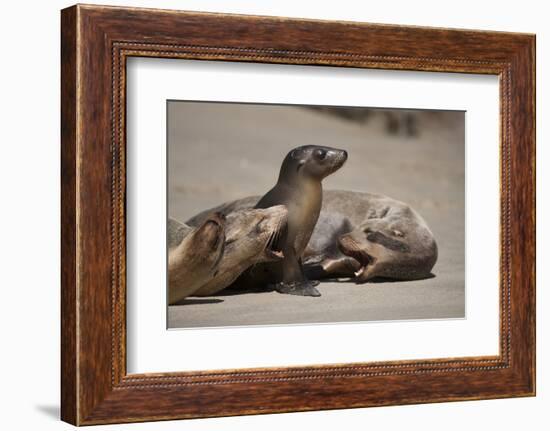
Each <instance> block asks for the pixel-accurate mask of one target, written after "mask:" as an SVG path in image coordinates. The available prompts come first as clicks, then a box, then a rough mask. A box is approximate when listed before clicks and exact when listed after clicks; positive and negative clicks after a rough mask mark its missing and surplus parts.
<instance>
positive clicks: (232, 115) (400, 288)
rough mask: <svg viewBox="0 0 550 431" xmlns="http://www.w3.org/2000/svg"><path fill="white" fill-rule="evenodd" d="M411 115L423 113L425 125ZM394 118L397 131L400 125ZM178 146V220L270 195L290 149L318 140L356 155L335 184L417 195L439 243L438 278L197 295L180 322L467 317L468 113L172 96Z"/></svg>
mask: <svg viewBox="0 0 550 431" xmlns="http://www.w3.org/2000/svg"><path fill="white" fill-rule="evenodd" d="M408 112H409V111H408ZM407 115H408V117H407ZM406 118H409V119H411V118H412V125H413V126H414V127H413V129H414V130H413V133H408V132H407V131H408V129H410V127H406V125H407V122H406V121H405V119H406ZM392 120H393V122H396V124H397V130H396V131H395V133H389V129H391V128H392V124H391V121H392ZM409 123H410V121H409ZM393 125H394V126H395V124H393ZM409 125H410V124H409ZM168 143H169V150H168V151H169V156H168V164H169V165H168V166H169V172H168V190H169V194H168V213H169V215H170V216H171V217H174V218H176V219H178V220H181V221H185V220H187V219H188V218H190V217H191V216H193V215H194V214H196V213H198V212H200V211H202V210H204V209H207V208H211V207H214V206H216V205H218V204H220V203H222V202H225V201H229V200H233V199H238V198H241V197H246V196H249V195H261V194H263V193H265V192H266V191H267V190H268V189H269V188H271V187H272V186H273V185H274V183H275V181H276V179H277V176H278V171H279V167H280V163H281V161H282V159H283V158H284V156H285V154H286V153H287V152H288V151H289V150H290V149H292V148H294V147H297V146H300V145H306V144H318V145H327V146H333V147H338V148H343V149H345V150H347V151H348V153H349V159H348V161H347V163H346V165H345V166H344V167H343V168H342V169H341V170H340V171H338V172H336V173H335V174H334V175H332V176H330V177H328V178H327V179H326V180H325V181H324V183H323V186H324V188H325V189H347V190H356V191H368V192H373V193H381V194H385V195H388V196H390V197H392V198H395V199H398V200H402V201H404V202H407V203H409V204H410V205H411V206H413V207H414V208H415V209H416V210H417V211H418V212H419V213H420V214H421V215H422V216H423V217H424V219H425V220H426V221H427V223H428V225H429V226H430V228H431V230H432V232H433V233H434V236H435V238H436V240H437V243H438V248H439V258H438V262H437V263H436V265H435V267H434V269H433V274H434V275H435V277H433V278H431V279H426V280H419V281H407V282H395V281H388V282H381V283H380V282H377V283H366V284H362V285H356V284H355V283H352V282H344V281H338V282H332V281H331V282H324V283H322V284H321V285H320V286H319V290H320V292H321V294H322V296H321V297H320V298H310V297H305V298H304V297H297V296H291V295H281V294H279V293H277V292H263V293H248V294H223V295H219V296H216V297H209V298H188V299H187V300H185V302H184V304H183V305H178V306H171V307H169V310H168V326H169V327H202V326H235V325H265V324H284V323H315V322H319V323H321V322H349V321H371V320H398V319H434V318H437V319H439V318H460V317H464V311H465V305H464V299H465V288H464V228H465V225H464V114H463V113H461V112H441V111H439V112H438V111H416V112H414V111H413V112H409V114H407V112H404V111H401V112H398V113H397V114H395V115H393V116H392V117H389V116H388V114H387V113H386V112H383V111H379V110H374V111H370V112H369V113H368V115H366V116H365V118H362V117H361V118H355V119H352V120H350V119H346V118H343V117H340V116H336V115H333V114H331V113H327V112H323V111H319V110H312V109H308V108H304V107H288V106H273V105H245V104H222V103H215V104H212V103H191V102H170V103H169V109H168Z"/></svg>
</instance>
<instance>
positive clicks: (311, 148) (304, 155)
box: [279, 145, 348, 182]
mask: <svg viewBox="0 0 550 431" xmlns="http://www.w3.org/2000/svg"><path fill="white" fill-rule="evenodd" d="M347 158H348V153H347V151H345V150H340V149H338V148H331V147H322V146H318V145H304V146H302V147H298V148H294V149H293V150H292V151H290V152H289V153H288V154H287V155H286V157H285V159H284V160H283V164H282V166H281V172H280V174H279V182H289V181H292V179H295V178H300V177H302V178H303V177H306V178H307V177H309V178H314V179H316V180H318V181H321V180H322V179H323V178H325V177H327V176H329V175H330V174H332V173H333V172H336V171H337V170H338V169H340V168H341V167H342V165H343V164H344V163H345V161H346V160H347Z"/></svg>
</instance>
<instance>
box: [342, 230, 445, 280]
mask: <svg viewBox="0 0 550 431" xmlns="http://www.w3.org/2000/svg"><path fill="white" fill-rule="evenodd" d="M338 246H339V248H340V250H341V251H342V253H344V254H345V255H347V256H350V257H353V258H354V259H355V260H357V261H358V262H359V269H358V270H357V271H356V272H355V281H356V282H358V283H364V282H366V281H368V280H371V279H373V278H375V277H384V278H391V279H396V280H415V279H422V278H427V277H432V276H433V275H432V274H431V270H432V268H433V266H434V265H435V262H436V260H437V245H436V242H435V240H434V238H433V235H432V233H431V232H430V230H429V229H428V228H427V227H425V226H418V225H415V226H414V228H410V227H409V226H407V225H406V224H404V223H399V222H397V223H396V222H393V223H381V222H379V221H369V220H367V221H366V222H364V223H363V224H361V225H360V226H358V227H357V228H356V229H355V230H353V231H352V232H350V233H347V234H345V235H342V236H341V237H340V238H339V240H338Z"/></svg>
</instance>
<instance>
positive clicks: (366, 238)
mask: <svg viewBox="0 0 550 431" xmlns="http://www.w3.org/2000/svg"><path fill="white" fill-rule="evenodd" d="M437 254H438V251H437V243H436V241H435V238H434V236H433V234H432V232H431V230H430V229H429V227H428V225H427V223H426V222H425V220H424V219H423V218H422V217H421V216H420V214H418V213H417V212H416V211H415V210H414V209H412V208H411V207H410V206H409V205H407V204H405V203H403V202H400V201H397V200H395V199H392V198H389V197H387V196H383V195H376V194H372V193H361V192H353V191H337V190H334V191H332V190H331V191H327V192H326V197H325V201H324V205H323V209H322V212H321V217H320V219H319V222H318V224H317V226H316V228H315V231H314V233H313V235H312V238H311V241H310V242H309V244H308V248H307V250H306V252H305V256H304V262H305V266H306V273H307V274H308V275H309V276H310V277H315V278H317V279H322V278H337V277H351V278H353V279H354V281H355V282H357V283H364V282H366V281H369V280H372V279H374V278H387V279H393V280H418V279H423V278H428V277H432V276H433V274H432V273H431V270H432V268H433V267H434V265H435V263H436V261H437Z"/></svg>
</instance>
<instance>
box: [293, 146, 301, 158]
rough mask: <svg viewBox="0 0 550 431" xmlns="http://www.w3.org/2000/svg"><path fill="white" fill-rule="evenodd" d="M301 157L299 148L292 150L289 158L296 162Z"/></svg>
mask: <svg viewBox="0 0 550 431" xmlns="http://www.w3.org/2000/svg"><path fill="white" fill-rule="evenodd" d="M301 155H302V150H300V149H299V148H294V149H293V150H292V151H291V152H290V158H292V159H294V160H298V159H299V158H300V157H301Z"/></svg>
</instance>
